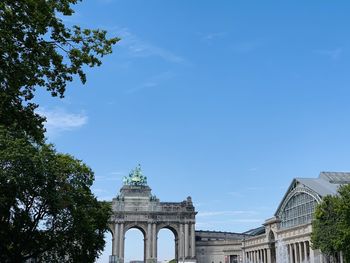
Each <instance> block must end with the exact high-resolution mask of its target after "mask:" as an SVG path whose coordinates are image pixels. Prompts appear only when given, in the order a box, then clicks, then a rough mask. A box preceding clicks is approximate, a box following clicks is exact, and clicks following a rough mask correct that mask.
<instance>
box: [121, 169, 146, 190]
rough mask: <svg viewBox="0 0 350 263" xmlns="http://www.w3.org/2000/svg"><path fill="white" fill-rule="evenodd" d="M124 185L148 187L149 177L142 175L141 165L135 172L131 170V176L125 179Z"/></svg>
mask: <svg viewBox="0 0 350 263" xmlns="http://www.w3.org/2000/svg"><path fill="white" fill-rule="evenodd" d="M123 184H124V185H133V186H145V185H147V177H146V176H144V175H142V171H141V165H140V164H139V165H138V166H137V167H136V168H135V169H134V170H131V172H130V173H129V176H124V177H123Z"/></svg>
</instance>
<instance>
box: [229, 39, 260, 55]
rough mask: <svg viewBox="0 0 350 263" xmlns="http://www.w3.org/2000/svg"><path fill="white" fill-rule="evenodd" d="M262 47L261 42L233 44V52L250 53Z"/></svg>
mask: <svg viewBox="0 0 350 263" xmlns="http://www.w3.org/2000/svg"><path fill="white" fill-rule="evenodd" d="M261 45H262V43H261V41H247V42H241V43H236V44H233V45H232V46H231V50H232V51H233V52H235V53H241V54H242V53H249V52H252V51H254V50H256V49H257V48H258V47H260V46H261Z"/></svg>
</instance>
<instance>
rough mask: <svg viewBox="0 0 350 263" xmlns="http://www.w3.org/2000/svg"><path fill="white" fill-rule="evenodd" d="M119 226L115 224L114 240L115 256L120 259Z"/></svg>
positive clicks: (113, 252)
mask: <svg viewBox="0 0 350 263" xmlns="http://www.w3.org/2000/svg"><path fill="white" fill-rule="evenodd" d="M119 236H120V234H119V224H118V223H116V224H114V238H113V251H112V254H113V256H117V257H119Z"/></svg>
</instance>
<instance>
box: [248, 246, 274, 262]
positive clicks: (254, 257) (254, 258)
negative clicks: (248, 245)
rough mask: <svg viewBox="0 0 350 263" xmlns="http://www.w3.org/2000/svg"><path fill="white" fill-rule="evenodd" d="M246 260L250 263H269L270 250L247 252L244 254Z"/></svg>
mask: <svg viewBox="0 0 350 263" xmlns="http://www.w3.org/2000/svg"><path fill="white" fill-rule="evenodd" d="M246 259H247V261H248V262H251V263H271V251H270V248H263V249H257V250H253V251H248V252H246Z"/></svg>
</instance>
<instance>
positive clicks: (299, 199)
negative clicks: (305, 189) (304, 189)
mask: <svg viewBox="0 0 350 263" xmlns="http://www.w3.org/2000/svg"><path fill="white" fill-rule="evenodd" d="M316 205H317V201H316V200H315V199H314V198H313V197H312V196H311V195H309V194H306V193H296V194H295V195H293V196H292V197H291V198H290V199H289V200H288V203H287V204H286V206H285V207H284V210H283V211H282V213H281V214H280V219H281V228H289V227H293V226H297V225H302V224H306V223H310V222H311V219H312V217H313V213H314V211H315V207H316Z"/></svg>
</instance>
